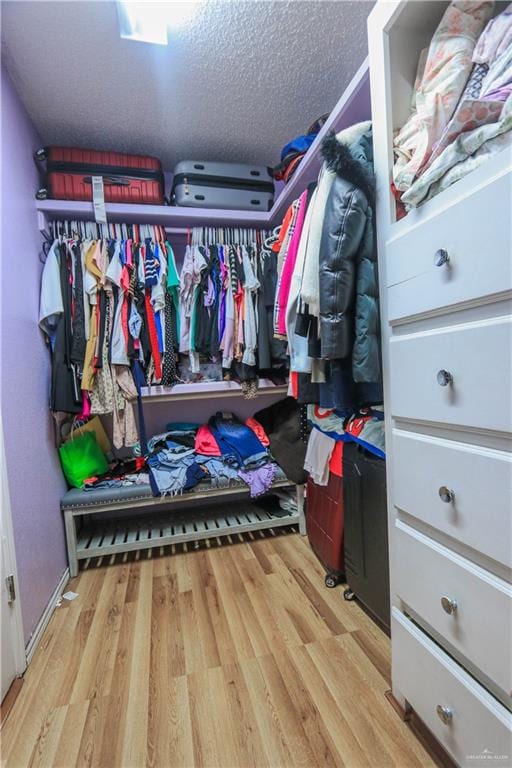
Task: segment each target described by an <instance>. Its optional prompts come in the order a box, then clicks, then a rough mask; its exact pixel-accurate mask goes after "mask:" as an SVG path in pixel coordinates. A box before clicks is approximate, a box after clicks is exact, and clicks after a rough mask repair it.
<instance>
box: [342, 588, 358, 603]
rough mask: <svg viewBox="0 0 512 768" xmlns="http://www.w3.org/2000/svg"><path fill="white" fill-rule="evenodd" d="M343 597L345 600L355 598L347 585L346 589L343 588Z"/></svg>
mask: <svg viewBox="0 0 512 768" xmlns="http://www.w3.org/2000/svg"><path fill="white" fill-rule="evenodd" d="M343 598H344V599H345V600H354V599H355V594H354V593H353V592H352V590H351V589H350V587H347V588H346V589H344V590H343Z"/></svg>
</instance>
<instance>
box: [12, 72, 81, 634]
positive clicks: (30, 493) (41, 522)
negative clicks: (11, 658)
mask: <svg viewBox="0 0 512 768" xmlns="http://www.w3.org/2000/svg"><path fill="white" fill-rule="evenodd" d="M1 83H2V253H1V257H0V265H1V271H2V278H1V285H2V287H1V311H0V321H1V358H0V359H1V371H2V373H1V380H0V386H1V407H2V420H3V428H4V440H5V451H6V463H7V474H8V479H9V491H10V498H11V512H12V522H13V527H14V538H15V545H16V559H17V564H18V575H19V588H20V596H21V609H22V613H23V629H24V634H25V641H26V642H27V641H28V640H29V638H30V636H31V634H32V633H33V631H34V629H35V627H36V625H37V622H38V621H39V619H40V617H41V615H42V613H43V611H44V609H45V607H46V605H47V603H48V600H49V599H50V597H51V595H52V592H53V591H54V589H55V587H56V586H57V584H58V582H59V579H60V577H61V576H62V574H63V572H64V570H65V568H66V564H67V559H66V551H65V545H64V529H63V524H62V517H61V513H60V509H59V500H60V497H61V495H62V494H63V492H64V491H65V483H64V480H63V477H62V473H61V470H60V465H59V461H58V457H57V453H56V450H55V447H54V443H53V430H52V423H51V417H50V415H49V412H48V391H49V373H50V362H49V357H48V352H47V350H46V347H45V344H44V341H43V338H42V335H41V333H40V331H39V329H38V326H37V319H38V311H39V286H40V278H41V269H42V265H41V262H40V261H39V258H38V254H39V251H40V246H41V237H40V234H39V232H38V229H37V218H36V211H35V198H34V192H35V190H36V189H37V187H38V181H39V179H38V174H37V170H36V168H35V165H34V162H33V160H32V152H33V151H34V150H35V149H36V148H37V147H39V146H40V139H39V137H38V135H37V133H36V132H35V130H34V128H33V126H32V124H31V122H30V119H29V117H28V115H27V113H26V112H25V109H24V107H23V105H22V104H21V102H20V100H19V98H18V95H17V93H16V91H15V90H14V87H13V85H12V83H11V81H10V79H9V77H8V76H7V74H6V73H5V71H4V68H3V66H2V81H1Z"/></svg>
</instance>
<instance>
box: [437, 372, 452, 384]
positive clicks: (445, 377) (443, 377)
mask: <svg viewBox="0 0 512 768" xmlns="http://www.w3.org/2000/svg"><path fill="white" fill-rule="evenodd" d="M437 383H438V384H439V386H440V387H447V386H448V385H449V384H453V376H452V374H451V373H450V371H445V369H444V368H441V370H440V371H438V372H437Z"/></svg>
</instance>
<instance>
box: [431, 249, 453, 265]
mask: <svg viewBox="0 0 512 768" xmlns="http://www.w3.org/2000/svg"><path fill="white" fill-rule="evenodd" d="M449 261H450V255H449V253H448V251H446V250H445V249H444V248H439V250H438V251H436V254H435V256H434V264H435V265H436V267H442V266H443V264H448V262H449Z"/></svg>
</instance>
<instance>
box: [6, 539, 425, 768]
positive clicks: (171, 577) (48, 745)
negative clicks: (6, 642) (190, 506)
mask: <svg viewBox="0 0 512 768" xmlns="http://www.w3.org/2000/svg"><path fill="white" fill-rule="evenodd" d="M323 577H324V573H323V571H322V568H321V567H320V565H319V564H318V562H317V560H316V558H315V556H314V554H313V553H312V551H311V550H310V548H309V545H308V543H307V539H304V538H302V537H300V536H299V535H298V534H290V535H276V536H275V537H272V536H268V537H266V538H264V539H256V540H254V541H252V542H250V543H238V544H233V545H231V546H229V545H228V546H222V547H217V546H215V547H214V546H212V547H210V548H201V549H199V550H195V551H194V550H192V551H188V552H186V553H179V554H174V555H164V556H155V555H153V557H150V558H148V555H147V553H141V555H140V559H139V560H138V561H135V560H132V561H131V562H126V563H116V564H115V565H110V566H106V567H105V566H102V567H90V568H89V569H87V570H85V571H82V572H81V573H80V575H79V576H78V577H77V578H76V579H74V580H73V581H72V582H71V584H70V588H71V589H73V590H74V591H76V592H78V594H79V597H78V598H77V599H76V600H74V601H73V602H66V601H64V604H63V605H62V607H61V608H58V609H57V610H56V611H55V613H54V615H53V617H52V620H51V622H50V624H49V626H48V628H47V630H46V632H45V635H44V638H43V640H42V642H41V644H40V646H39V648H38V650H37V652H36V654H35V656H34V659H33V661H32V663H31V665H30V668H29V670H28V671H27V673H26V676H25V678H26V679H25V683H24V685H23V687H22V690H21V693H20V695H19V697H18V699H17V701H16V703H15V705H14V708H13V710H12V712H11V714H10V715H9V717H8V719H7V722H6V724H5V725H4V727H3V729H2V732H1V738H2V759H3V763H4V765H5V766H6V767H7V768H22V767H23V768H24V766H29V765H30V766H63V767H65V768H71V767H72V766H78V765H79V766H82V765H84V766H85V765H88V766H89V765H90V766H105V767H106V768H142V766H162V767H165V768H189V767H192V766H210V767H211V768H243V767H244V766H255V767H257V768H260V767H261V768H263V767H264V766H268V767H271V768H278V767H281V766H282V767H283V768H292V766H301V768H316V766H322V767H323V766H325V767H326V768H330V767H333V766H347V768H356V767H358V766H367V767H371V768H373V767H374V766H375V768H384V767H385V766H400V768H416V767H418V768H419V767H420V766H432V765H434V764H435V763H434V762H433V761H432V759H431V758H430V757H429V756H428V755H427V753H426V752H425V750H424V749H423V747H422V746H421V745H420V743H419V742H418V741H417V740H416V738H415V736H414V735H413V733H412V732H411V731H410V730H409V728H408V726H407V725H406V724H405V723H403V722H401V721H400V719H399V718H398V716H397V715H396V713H395V712H394V711H393V709H392V708H391V706H390V704H389V703H388V702H387V701H386V699H385V698H384V691H385V690H386V689H388V688H389V665H390V662H389V642H388V639H387V637H386V636H385V635H384V634H383V633H382V632H381V631H380V630H379V629H378V627H376V625H375V624H374V623H373V622H372V621H371V620H370V619H369V618H368V617H367V616H366V614H365V613H364V612H363V611H362V610H361V609H360V608H359V607H358V605H357V604H356V603H346V602H345V601H344V600H343V598H342V594H341V588H338V589H335V590H328V589H326V588H325V587H324V584H323Z"/></svg>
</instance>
